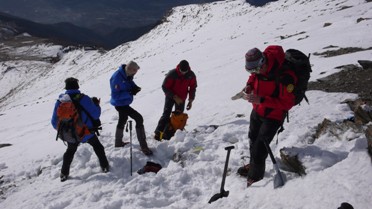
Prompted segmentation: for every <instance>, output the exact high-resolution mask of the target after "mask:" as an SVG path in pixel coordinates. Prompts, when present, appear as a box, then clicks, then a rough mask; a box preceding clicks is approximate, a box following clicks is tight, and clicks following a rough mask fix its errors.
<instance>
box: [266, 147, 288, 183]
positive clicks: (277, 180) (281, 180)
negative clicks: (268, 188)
mask: <svg viewBox="0 0 372 209" xmlns="http://www.w3.org/2000/svg"><path fill="white" fill-rule="evenodd" d="M264 144H265V147H266V150H267V152H268V153H269V155H270V158H271V161H272V162H273V165H274V169H275V171H276V176H275V177H274V188H278V187H281V186H283V185H284V184H285V180H284V175H283V174H282V173H281V172H280V170H279V166H278V165H277V164H276V160H275V158H274V155H273V152H272V151H271V149H270V146H269V144H268V143H267V141H266V140H264Z"/></svg>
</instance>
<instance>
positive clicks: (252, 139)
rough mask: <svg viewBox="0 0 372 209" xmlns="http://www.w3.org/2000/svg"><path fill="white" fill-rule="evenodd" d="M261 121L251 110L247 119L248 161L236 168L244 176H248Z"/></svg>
mask: <svg viewBox="0 0 372 209" xmlns="http://www.w3.org/2000/svg"><path fill="white" fill-rule="evenodd" d="M261 124H262V122H261V121H260V120H259V117H258V115H257V113H256V111H254V110H252V112H251V115H250V120H249V129H248V139H249V153H250V158H249V163H248V164H246V165H243V166H242V167H240V168H239V169H238V171H237V172H238V174H240V175H241V176H244V177H248V172H249V169H250V168H251V166H252V165H253V158H254V144H255V143H256V141H257V136H258V132H259V130H260V126H261Z"/></svg>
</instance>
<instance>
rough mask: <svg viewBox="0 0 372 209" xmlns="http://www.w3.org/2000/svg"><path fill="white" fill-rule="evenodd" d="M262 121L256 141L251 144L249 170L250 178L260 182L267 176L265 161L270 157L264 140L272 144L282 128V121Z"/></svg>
mask: <svg viewBox="0 0 372 209" xmlns="http://www.w3.org/2000/svg"><path fill="white" fill-rule="evenodd" d="M260 120H261V121H262V124H261V126H260V127H259V130H258V135H257V137H256V140H255V141H254V142H253V143H252V144H251V147H250V150H251V160H252V161H251V166H250V169H249V174H248V176H249V178H251V179H253V180H255V181H258V180H260V179H262V178H263V176H264V174H265V161H266V158H267V156H268V151H267V149H266V146H265V144H264V140H266V142H267V143H268V145H269V144H270V142H271V141H272V140H273V138H274V136H275V134H276V132H277V130H278V129H279V127H280V126H281V124H282V123H281V121H277V120H271V119H263V118H261V119H260Z"/></svg>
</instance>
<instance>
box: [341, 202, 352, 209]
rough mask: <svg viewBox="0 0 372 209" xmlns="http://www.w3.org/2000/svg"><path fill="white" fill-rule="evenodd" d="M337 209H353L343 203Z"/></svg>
mask: <svg viewBox="0 0 372 209" xmlns="http://www.w3.org/2000/svg"><path fill="white" fill-rule="evenodd" d="M338 209H354V208H353V206H352V205H350V204H349V203H347V202H343V203H341V206H340V207H338Z"/></svg>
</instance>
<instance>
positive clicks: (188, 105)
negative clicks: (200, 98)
mask: <svg viewBox="0 0 372 209" xmlns="http://www.w3.org/2000/svg"><path fill="white" fill-rule="evenodd" d="M192 102H193V101H192V100H189V102H188V103H187V106H186V110H190V109H191V107H192Z"/></svg>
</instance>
